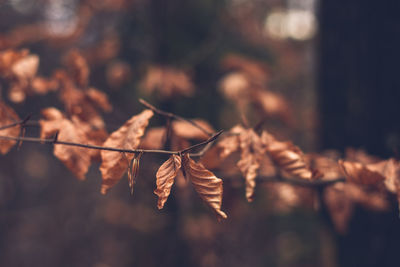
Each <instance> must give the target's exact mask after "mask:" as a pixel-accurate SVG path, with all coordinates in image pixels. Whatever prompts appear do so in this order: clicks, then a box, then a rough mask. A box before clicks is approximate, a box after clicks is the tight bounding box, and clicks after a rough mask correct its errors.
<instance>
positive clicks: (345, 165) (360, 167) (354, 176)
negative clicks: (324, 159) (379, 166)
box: [339, 160, 385, 185]
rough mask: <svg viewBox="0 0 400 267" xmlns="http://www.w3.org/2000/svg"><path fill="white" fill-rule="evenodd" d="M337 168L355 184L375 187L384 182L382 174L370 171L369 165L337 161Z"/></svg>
mask: <svg viewBox="0 0 400 267" xmlns="http://www.w3.org/2000/svg"><path fill="white" fill-rule="evenodd" d="M339 166H340V168H341V170H342V171H343V174H344V175H345V176H346V178H347V179H348V180H349V181H350V182H353V183H356V184H363V185H375V184H378V183H380V182H382V181H384V180H385V177H384V176H383V175H382V174H380V173H379V172H377V171H374V170H372V169H371V168H370V167H369V165H364V164H362V163H359V162H349V161H343V160H339Z"/></svg>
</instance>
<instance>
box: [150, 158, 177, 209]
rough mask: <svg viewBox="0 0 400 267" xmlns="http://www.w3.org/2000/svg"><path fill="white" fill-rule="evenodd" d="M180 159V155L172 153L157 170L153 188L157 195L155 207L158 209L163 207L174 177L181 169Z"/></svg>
mask: <svg viewBox="0 0 400 267" xmlns="http://www.w3.org/2000/svg"><path fill="white" fill-rule="evenodd" d="M181 161H182V159H181V157H180V156H177V155H172V156H171V157H170V158H169V159H168V160H167V161H166V162H164V163H163V164H162V165H161V166H160V168H159V169H158V171H157V174H156V177H157V182H156V184H157V189H156V190H154V194H156V195H157V196H158V202H157V207H158V208H159V209H162V208H163V207H164V204H165V202H166V201H167V199H168V196H169V194H170V192H171V187H172V185H173V184H174V180H175V177H176V175H177V174H178V171H179V170H180V169H181Z"/></svg>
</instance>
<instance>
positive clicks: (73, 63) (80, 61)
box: [65, 50, 90, 88]
mask: <svg viewBox="0 0 400 267" xmlns="http://www.w3.org/2000/svg"><path fill="white" fill-rule="evenodd" d="M65 62H66V64H67V66H68V69H69V71H70V72H71V74H72V76H73V77H74V80H75V82H76V84H77V85H78V86H80V87H82V88H85V87H86V86H87V85H88V83H89V74H90V69H89V66H88V64H87V62H86V59H85V58H84V57H83V55H82V54H81V53H80V52H79V51H78V50H72V51H70V52H69V53H68V54H67V55H66V57H65Z"/></svg>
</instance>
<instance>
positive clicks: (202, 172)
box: [183, 154, 227, 219]
mask: <svg viewBox="0 0 400 267" xmlns="http://www.w3.org/2000/svg"><path fill="white" fill-rule="evenodd" d="M183 168H184V171H185V175H186V178H188V179H190V181H191V182H192V184H193V187H194V189H195V190H196V192H197V193H198V194H199V196H200V197H201V198H202V199H203V201H204V202H206V203H207V205H208V206H210V207H211V208H212V209H213V211H214V212H215V214H216V215H217V217H218V219H226V218H227V216H226V214H225V213H224V212H223V211H222V210H221V205H222V192H223V188H222V180H221V179H219V178H217V177H216V176H215V175H214V174H213V173H212V172H210V171H209V170H207V169H206V168H204V166H203V165H202V164H201V163H196V162H195V161H193V160H192V159H191V158H190V156H189V154H185V155H184V156H183Z"/></svg>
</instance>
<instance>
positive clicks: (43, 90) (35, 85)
mask: <svg viewBox="0 0 400 267" xmlns="http://www.w3.org/2000/svg"><path fill="white" fill-rule="evenodd" d="M31 86H32V91H33V92H34V93H36V94H41V95H44V94H47V93H48V92H53V91H57V90H58V87H59V83H58V81H57V80H56V79H46V78H43V77H35V78H33V80H32V83H31Z"/></svg>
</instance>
